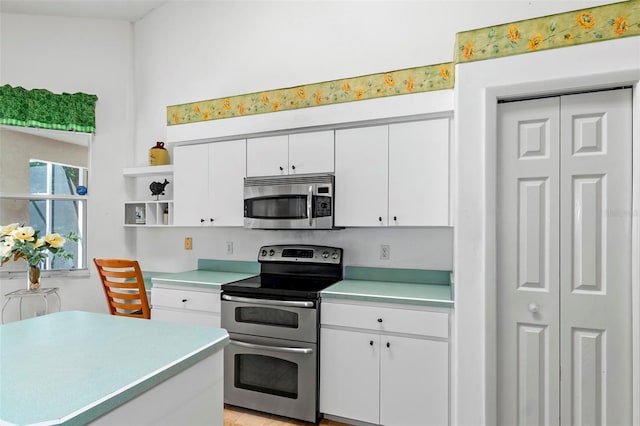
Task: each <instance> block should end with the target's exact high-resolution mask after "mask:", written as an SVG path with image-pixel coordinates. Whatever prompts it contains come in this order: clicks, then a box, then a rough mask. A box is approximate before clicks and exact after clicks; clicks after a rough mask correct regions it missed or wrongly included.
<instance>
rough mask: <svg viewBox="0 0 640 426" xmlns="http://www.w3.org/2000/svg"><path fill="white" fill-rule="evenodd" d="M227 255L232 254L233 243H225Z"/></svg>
mask: <svg viewBox="0 0 640 426" xmlns="http://www.w3.org/2000/svg"><path fill="white" fill-rule="evenodd" d="M227 254H233V241H227Z"/></svg>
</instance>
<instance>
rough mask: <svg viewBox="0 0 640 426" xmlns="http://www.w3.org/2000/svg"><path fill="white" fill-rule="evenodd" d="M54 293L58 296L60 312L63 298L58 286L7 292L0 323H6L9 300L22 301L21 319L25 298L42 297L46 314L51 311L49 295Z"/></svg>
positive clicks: (0, 314)
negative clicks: (5, 312)
mask: <svg viewBox="0 0 640 426" xmlns="http://www.w3.org/2000/svg"><path fill="white" fill-rule="evenodd" d="M52 294H55V296H56V297H57V298H58V312H60V308H61V305H62V299H60V294H59V293H58V287H49V288H39V289H37V290H27V289H23V290H16V291H12V292H11V293H7V294H5V295H4V297H5V301H4V303H3V304H2V313H0V323H1V324H4V310H5V309H6V307H7V305H8V304H9V302H10V301H11V300H13V299H18V300H19V301H20V319H22V300H23V299H24V298H31V297H36V298H37V297H40V298H42V301H43V303H44V315H46V314H48V313H49V300H48V297H49V296H50V295H52Z"/></svg>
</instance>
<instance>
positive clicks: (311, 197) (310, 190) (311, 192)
mask: <svg viewBox="0 0 640 426" xmlns="http://www.w3.org/2000/svg"><path fill="white" fill-rule="evenodd" d="M312 201H313V185H309V195H308V196H307V217H308V218H309V226H311V225H313V216H312V215H311V213H312V212H311V204H312V203H311V202H312Z"/></svg>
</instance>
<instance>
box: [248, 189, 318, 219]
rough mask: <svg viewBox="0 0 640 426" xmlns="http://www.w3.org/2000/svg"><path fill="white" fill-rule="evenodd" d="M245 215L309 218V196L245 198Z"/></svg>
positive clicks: (253, 216) (252, 216) (258, 217)
mask: <svg viewBox="0 0 640 426" xmlns="http://www.w3.org/2000/svg"><path fill="white" fill-rule="evenodd" d="M244 209H245V217H249V218H253V219H307V196H306V195H286V196H281V197H268V198H252V199H249V200H245V204H244Z"/></svg>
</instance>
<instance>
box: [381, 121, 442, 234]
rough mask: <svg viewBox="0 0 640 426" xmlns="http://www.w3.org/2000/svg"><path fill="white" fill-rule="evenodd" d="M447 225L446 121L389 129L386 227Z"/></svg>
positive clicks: (397, 125) (404, 125) (413, 123)
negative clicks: (387, 219) (387, 224)
mask: <svg viewBox="0 0 640 426" xmlns="http://www.w3.org/2000/svg"><path fill="white" fill-rule="evenodd" d="M448 224H449V119H448V118H438V119H433V120H425V121H415V122H411V123H398V124H390V125H389V225H390V226H447V225H448Z"/></svg>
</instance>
